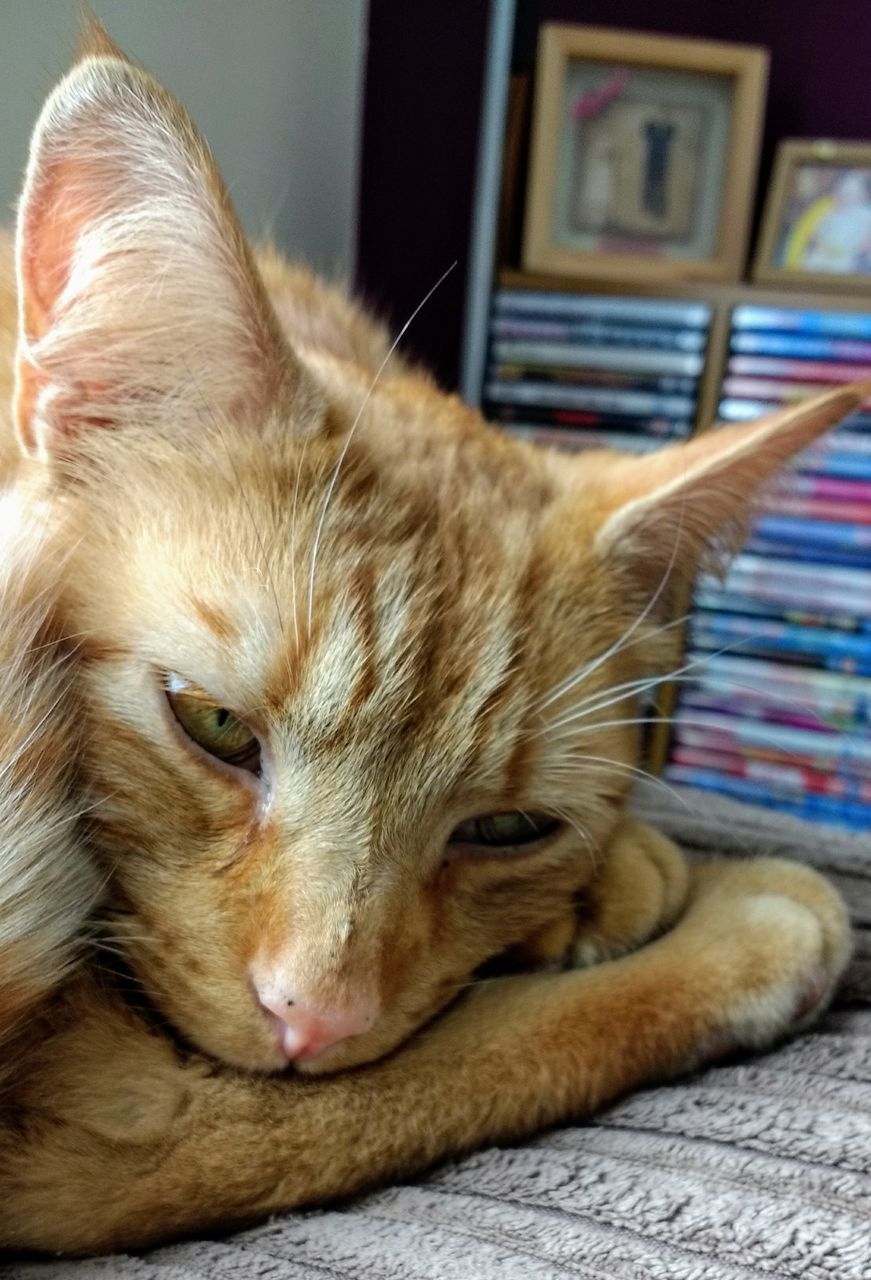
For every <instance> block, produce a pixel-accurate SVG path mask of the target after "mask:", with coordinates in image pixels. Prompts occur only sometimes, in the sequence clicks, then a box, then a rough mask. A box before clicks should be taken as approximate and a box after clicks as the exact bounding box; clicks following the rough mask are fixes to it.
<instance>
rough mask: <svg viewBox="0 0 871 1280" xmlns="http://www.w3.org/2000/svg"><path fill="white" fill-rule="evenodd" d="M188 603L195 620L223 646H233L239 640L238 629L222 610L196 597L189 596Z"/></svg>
mask: <svg viewBox="0 0 871 1280" xmlns="http://www.w3.org/2000/svg"><path fill="white" fill-rule="evenodd" d="M189 601H190V606H191V609H192V610H193V612H194V613H195V614H196V616H197V618H199V620H200V622H202V623H203V625H204V626H205V627H207V628H208V630H209V631H211V633H212V635H214V636H215V637H216V638H217V639H218V640H221V641H222V642H223V643H224V644H234V643H236V642H237V641H238V640H239V628H238V627H237V626H236V625H235V623H234V622H233V620H232V619H231V618H230V617H229V616H228V615H227V614H226V613H225V612H224V610H223V609H219V608H218V607H217V606H216V605H213V604H207V603H206V601H205V600H201V599H199V597H197V596H190V597H189Z"/></svg>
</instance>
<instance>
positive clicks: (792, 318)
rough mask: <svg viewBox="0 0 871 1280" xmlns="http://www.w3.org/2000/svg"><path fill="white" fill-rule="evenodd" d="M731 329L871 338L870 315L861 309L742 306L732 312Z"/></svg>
mask: <svg viewBox="0 0 871 1280" xmlns="http://www.w3.org/2000/svg"><path fill="white" fill-rule="evenodd" d="M732 328H733V329H734V330H737V331H739V332H740V331H742V330H746V329H751V330H758V329H764V330H769V329H773V330H775V331H777V330H779V331H781V332H783V333H803V334H814V335H817V334H820V335H825V336H832V337H838V338H860V339H871V314H866V313H865V312H861V311H805V310H802V309H800V308H798V307H757V306H740V307H736V308H735V309H734V311H733V312H732Z"/></svg>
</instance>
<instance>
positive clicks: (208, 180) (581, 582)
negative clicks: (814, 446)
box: [16, 42, 857, 1071]
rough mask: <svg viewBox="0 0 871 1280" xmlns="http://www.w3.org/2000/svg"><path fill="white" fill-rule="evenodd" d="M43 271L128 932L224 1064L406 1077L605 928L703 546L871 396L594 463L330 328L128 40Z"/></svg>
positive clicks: (40, 322)
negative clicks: (493, 1004)
mask: <svg viewBox="0 0 871 1280" xmlns="http://www.w3.org/2000/svg"><path fill="white" fill-rule="evenodd" d="M18 258H19V272H20V289H21V315H22V336H21V343H20V350H19V359H18V386H17V402H16V412H17V422H18V430H19V435H20V439H21V442H22V448H23V450H24V452H25V454H26V455H28V457H29V458H30V462H29V464H28V466H27V467H26V468H25V470H26V471H27V472H29V473H30V474H29V476H25V478H24V482H25V483H26V484H27V485H28V486H29V488H30V489H31V490H32V492H33V497H32V503H33V508H32V509H33V518H34V519H40V518H43V517H46V518H48V519H49V520H50V521H52V522H53V523H54V524H55V525H56V527H57V529H58V530H59V536H62V537H63V538H64V539H65V541H66V542H67V543H68V548H67V550H68V554H69V566H70V567H69V571H68V575H67V579H68V580H67V586H66V601H65V608H66V615H67V619H68V625H69V628H70V630H71V632H73V633H75V634H76V635H78V636H79V637H80V640H81V653H82V680H83V683H84V687H85V690H86V701H87V704H88V707H89V711H88V717H89V723H88V734H87V736H88V740H89V747H88V754H87V760H86V772H87V773H88V775H89V777H90V779H91V783H92V787H93V800H94V808H93V814H92V816H93V838H94V842H95V846H96V848H97V850H98V852H99V856H100V858H101V859H102V861H103V863H104V865H105V868H106V870H107V873H108V878H109V890H108V898H109V909H110V912H111V917H110V918H111V919H112V920H113V928H114V931H115V934H116V937H117V939H118V940H119V945H121V946H122V947H123V948H124V950H125V953H126V955H127V957H128V959H129V961H130V964H131V966H132V968H133V971H134V972H135V974H136V976H137V978H138V979H139V981H140V982H141V984H142V987H143V989H144V991H145V992H146V993H147V994H148V996H149V997H150V998H151V1000H152V1001H153V1002H154V1004H155V1006H156V1007H157V1008H158V1009H159V1010H161V1011H162V1013H163V1014H164V1015H166V1016H167V1017H168V1018H169V1019H170V1020H171V1022H172V1023H173V1024H174V1025H175V1026H176V1027H177V1028H178V1030H179V1031H180V1032H181V1033H182V1034H183V1035H184V1036H185V1037H186V1038H187V1039H188V1040H189V1041H191V1042H193V1043H194V1044H196V1045H198V1046H200V1047H201V1048H203V1049H205V1050H207V1051H208V1052H211V1053H213V1054H215V1055H217V1056H218V1057H220V1058H222V1059H224V1060H226V1061H229V1062H231V1063H235V1064H238V1065H241V1066H243V1067H248V1068H254V1069H258V1068H262V1069H276V1068H278V1067H280V1066H282V1065H284V1064H285V1063H286V1061H287V1059H288V1058H292V1059H294V1060H296V1061H297V1063H298V1065H299V1066H301V1067H302V1068H304V1069H307V1070H311V1071H317V1070H329V1069H333V1068H335V1067H340V1066H345V1065H348V1064H353V1063H357V1062H362V1061H366V1060H368V1059H371V1058H373V1057H377V1056H378V1055H380V1054H382V1053H384V1052H387V1051H388V1050H390V1049H391V1048H393V1047H394V1046H395V1045H396V1044H398V1043H399V1042H400V1041H401V1040H403V1039H404V1038H405V1037H406V1036H408V1035H409V1034H410V1033H411V1032H412V1031H413V1030H414V1029H415V1028H416V1027H418V1026H419V1025H420V1024H421V1023H423V1022H424V1021H425V1020H426V1019H427V1018H428V1017H430V1016H431V1015H432V1014H433V1013H434V1012H435V1011H436V1010H437V1009H438V1008H439V1007H441V1006H442V1005H443V1004H444V1003H446V1001H448V1000H449V999H450V998H451V997H452V996H453V995H454V994H455V993H456V992H457V991H458V989H459V988H461V986H462V985H463V984H464V983H465V982H467V981H468V980H469V977H470V975H471V974H472V973H473V972H474V971H475V969H476V968H477V967H478V966H479V965H480V964H481V963H482V962H483V961H485V960H487V959H488V958H490V957H492V956H494V955H496V954H499V953H501V952H503V951H505V950H506V949H507V948H510V947H512V946H515V945H520V944H523V943H524V942H526V941H527V940H529V939H530V938H532V937H533V936H534V935H535V934H536V933H537V932H539V931H541V930H544V929H546V928H547V927H548V926H549V925H551V924H552V923H553V922H554V921H555V920H558V919H560V918H561V917H562V916H564V914H565V913H566V912H567V911H569V910H571V909H572V904H573V902H574V900H575V897H576V895H577V894H578V893H579V891H581V890H583V887H584V886H585V885H586V884H587V883H588V882H589V880H590V878H591V876H592V875H593V874H594V872H595V868H596V865H597V861H598V860H599V859H600V858H601V857H602V856H605V847H606V844H607V837H608V833H609V831H610V829H611V827H612V825H613V823H614V821H615V818H616V816H617V815H618V814H619V811H620V807H621V805H622V804H623V801H624V798H625V794H626V791H627V789H628V785H629V782H630V780H631V777H632V768H633V767H634V765H635V764H636V761H637V742H638V725H637V723H635V722H636V720H637V719H638V711H637V694H638V692H639V691H642V690H643V689H644V687H645V682H646V681H648V680H649V678H650V677H651V676H652V675H654V674H656V673H661V672H663V671H666V670H667V669H668V668H669V666H670V665H673V664H674V663H675V661H676V657H677V653H678V646H677V639H676V636H677V629H676V628H675V627H673V626H670V625H669V624H670V623H672V622H673V620H674V616H675V613H676V611H677V610H678V609H679V608H681V607H682V605H683V598H684V589H685V585H686V583H687V582H688V580H689V578H690V576H691V575H692V573H693V571H694V569H695V567H696V565H697V562H698V559H699V557H700V555H701V554H702V551H703V548H705V547H706V546H708V545H709V544H710V542H711V541H712V540H713V539H716V537H717V536H718V534H719V533H721V532H722V530H723V529H724V528H731V527H732V526H734V525H736V524H740V523H741V521H742V520H743V519H744V518H745V516H746V500H747V498H748V496H749V494H750V493H751V491H752V490H753V489H754V488H755V487H756V485H757V484H758V482H759V481H760V480H761V479H763V478H764V477H765V476H767V475H769V474H770V473H771V472H772V471H773V470H774V469H775V468H776V467H777V466H779V465H780V464H781V463H782V462H783V461H784V460H785V459H786V458H787V457H788V456H789V455H790V454H791V453H793V452H795V451H796V450H797V449H799V448H801V447H802V446H803V445H805V444H806V443H807V442H808V441H809V440H810V439H811V438H812V437H813V436H814V435H815V434H816V433H817V432H819V431H821V430H823V429H824V428H825V426H826V425H827V424H830V423H831V422H833V421H835V420H836V419H837V418H838V417H840V416H842V415H843V414H844V413H846V412H848V411H849V410H850V409H851V408H852V407H854V405H855V404H856V402H857V397H856V395H855V394H853V393H851V392H847V391H844V392H836V393H832V394H831V395H830V396H829V397H828V398H826V399H825V400H822V401H819V402H817V403H816V404H815V405H814V406H812V407H810V408H807V407H802V408H799V409H795V410H792V411H790V412H788V413H785V414H783V415H781V416H779V417H777V418H774V419H771V420H768V421H767V422H764V423H761V424H755V425H753V426H750V427H740V428H724V429H723V430H722V431H720V432H716V433H711V434H710V435H709V436H707V437H705V438H702V439H699V440H697V441H695V442H693V443H691V444H688V445H686V446H682V447H680V448H675V449H669V450H666V451H664V452H663V453H661V454H659V455H657V456H655V457H651V458H646V459H643V460H638V459H632V458H621V457H619V456H617V455H610V454H595V455H594V454H590V455H587V456H584V457H580V458H578V459H575V460H571V459H568V458H566V457H563V456H557V455H551V454H549V453H547V452H545V451H539V450H535V449H533V448H531V447H528V446H525V445H522V444H520V443H517V442H513V441H511V440H509V439H507V438H506V437H504V436H503V435H501V434H500V433H498V432H496V431H495V430H491V429H490V428H488V427H486V426H485V425H484V424H483V423H482V422H481V421H480V419H479V418H478V417H477V415H476V414H475V413H473V412H472V411H470V410H469V409H467V408H466V407H464V406H463V405H462V404H461V403H460V402H459V401H458V400H456V399H455V398H453V397H449V396H446V395H443V394H442V393H440V392H439V391H437V390H436V389H435V388H434V387H433V386H432V385H431V384H429V383H428V382H427V381H426V380H424V379H423V378H420V377H418V376H413V375H410V374H404V373H399V374H396V373H393V374H391V375H390V376H384V377H381V378H376V377H374V376H373V371H372V369H371V368H369V367H367V366H366V365H365V364H364V363H358V362H355V361H353V360H347V359H345V360H343V359H341V358H339V357H337V356H335V355H331V354H330V352H329V351H320V352H318V351H316V350H315V349H313V348H312V347H311V345H304V343H303V342H302V340H300V341H296V342H295V334H294V333H293V332H290V333H284V332H282V329H281V326H280V325H279V323H278V320H277V319H276V314H275V311H274V309H273V308H272V306H271V304H270V301H269V299H268V297H267V295H266V292H265V289H264V287H263V284H262V282H261V279H260V277H259V276H258V273H257V268H256V265H255V263H254V260H253V258H252V255H251V253H250V251H249V249H248V248H247V246H246V244H245V241H244V239H243V237H242V235H241V232H240V230H239V228H238V225H237V223H236V221H235V218H234V215H233V213H232V210H231V208H230V205H229V201H228V199H227V196H226V193H225V191H224V188H223V186H222V184H221V182H220V179H219V177H218V175H217V174H216V172H215V170H214V167H213V164H212V161H211V159H210V157H209V155H208V152H207V151H206V149H205V147H204V145H203V143H202V142H201V140H200V138H199V136H198V135H197V133H196V132H195V130H194V129H193V126H192V125H191V124H190V122H189V120H188V119H187V117H186V115H185V114H184V112H183V111H182V109H181V108H180V107H179V106H178V104H177V103H176V102H175V101H174V100H173V99H172V98H171V97H170V95H169V94H168V93H166V91H165V90H163V89H162V88H161V87H160V86H158V85H157V84H156V83H155V82H154V81H153V80H152V79H151V78H150V77H149V76H148V75H147V74H146V73H145V72H143V71H141V70H140V69H138V68H136V67H134V66H132V65H131V64H129V63H128V62H127V61H125V60H124V59H123V58H122V57H121V56H120V55H118V53H117V51H115V50H113V48H112V47H111V46H109V45H108V43H107V42H102V43H100V44H99V47H98V48H97V49H96V50H95V51H94V52H93V53H92V55H91V56H90V57H88V58H86V59H84V60H83V61H82V62H81V63H80V64H79V65H78V66H77V67H76V68H75V69H74V71H73V72H72V73H71V75H70V76H69V77H68V78H67V79H66V80H65V81H64V82H63V83H62V84H61V86H60V87H59V88H58V89H57V90H56V92H55V94H54V95H53V96H52V98H51V99H50V100H49V102H48V104H47V106H46V108H45V111H44V113H43V116H42V118H41V121H40V124H39V126H38V129H37V132H36V136H35V139H34V145H33V152H32V156H31V162H30V168H29V172H28V178H27V185H26V188H25V193H24V197H23V201H22V207H21V216H20V223H19V241H18ZM312 296H313V298H314V299H315V300H314V302H313V303H312V305H313V306H314V308H315V309H316V308H317V305H318V303H317V295H316V293H315V294H313V295H312ZM358 323H359V322H358ZM314 327H316V326H314Z"/></svg>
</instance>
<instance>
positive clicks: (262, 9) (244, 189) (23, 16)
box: [0, 0, 366, 277]
mask: <svg viewBox="0 0 871 1280" xmlns="http://www.w3.org/2000/svg"><path fill="white" fill-rule="evenodd" d="M91 3H92V7H93V9H94V11H95V12H96V13H97V15H98V17H99V18H100V19H101V20H102V21H103V22H104V23H105V25H106V27H107V29H108V31H109V33H110V35H111V36H112V38H113V39H114V40H116V41H117V43H118V44H120V45H121V47H122V48H124V49H126V50H127V52H129V53H130V54H131V55H132V56H134V57H135V58H137V60H138V61H140V62H142V63H144V64H145V66H147V67H148V68H149V69H150V70H151V71H153V72H154V73H155V75H156V76H157V77H158V78H159V79H160V80H162V81H163V82H164V84H166V85H167V86H168V87H169V88H170V89H172V91H173V92H174V93H175V94H177V95H178V97H180V98H181V99H182V101H183V102H184V103H185V105H186V106H187V108H188V109H189V111H190V112H191V114H192V116H193V117H194V119H195V120H196V122H197V124H198V125H199V127H200V129H201V130H202V131H203V133H204V134H205V136H206V138H207V139H208V142H209V144H210V145H211V147H212V150H213V151H214V153H215V157H216V159H217V161H218V164H219V166H220V168H221V171H222V172H223V174H224V177H225V179H226V181H227V183H228V185H229V187H230V190H231V192H232V195H233V199H234V200H235V202H236V206H237V208H238V210H239V213H240V215H241V217H242V221H243V223H244V224H245V227H246V229H247V231H248V232H249V234H251V235H252V236H255V237H256V236H258V235H262V234H264V233H265V232H270V233H271V234H272V235H274V237H275V239H276V240H277V242H278V243H279V245H280V246H281V247H282V248H283V249H285V250H286V251H288V252H290V253H292V254H295V255H297V256H299V257H303V258H305V259H306V260H307V261H309V262H311V263H312V264H313V265H314V266H316V267H318V268H319V269H320V270H322V271H326V272H327V273H329V274H330V275H345V276H348V277H350V275H351V274H352V272H353V267H354V243H355V224H354V220H355V212H356V195H357V163H358V156H359V133H360V119H361V97H362V80H363V68H364V52H365V32H366V0H135V2H134V0H91ZM77 15H78V3H77V0H0V218H2V219H3V220H4V221H8V220H10V219H11V218H12V217H13V209H14V202H15V199H16V196H17V192H18V188H19V186H20V183H21V174H22V171H23V168H24V163H25V160H26V156H27V142H28V138H29V135H30V130H31V129H32V127H33V122H34V120H35V118H36V114H37V112H38V111H39V107H40V104H41V102H42V100H43V98H44V97H45V94H46V92H47V91H48V90H49V89H50V88H51V86H52V84H53V83H54V81H55V80H56V79H57V78H58V76H59V75H61V74H62V73H63V71H64V70H65V68H66V67H67V66H68V65H69V60H70V56H71V53H72V50H73V48H74V44H75V33H76V30H77Z"/></svg>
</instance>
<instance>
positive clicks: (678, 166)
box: [523, 23, 768, 283]
mask: <svg viewBox="0 0 871 1280" xmlns="http://www.w3.org/2000/svg"><path fill="white" fill-rule="evenodd" d="M767 79H768V55H767V53H766V52H765V50H764V49H757V48H753V47H750V46H746V45H734V44H720V43H712V42H709V41H703V40H678V39H672V38H670V37H664V36H648V35H642V34H637V33H627V32H620V31H610V30H607V29H604V28H600V27H579V26H566V25H563V24H559V23H546V24H545V25H544V26H543V27H542V29H541V33H540V38H539V47H538V58H537V62H536V88H535V108H534V116H533V131H532V149H531V160H530V169H529V182H528V186H527V200H526V217H525V226H524V237H523V266H524V269H525V270H527V271H534V272H544V273H551V274H556V275H567V276H585V277H587V278H589V279H596V278H603V277H604V278H608V279H624V280H635V281H653V282H659V281H661V282H664V283H667V282H668V281H676V280H735V279H738V278H739V277H740V276H741V273H742V271H743V269H744V263H745V255H746V250H747V234H748V230H749V220H750V212H751V208H752V203H753V194H754V189H755V184H756V171H757V160H758V154H759V143H760V137H761V129H762V118H763V109H764V99H765V89H766V84H767Z"/></svg>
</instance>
